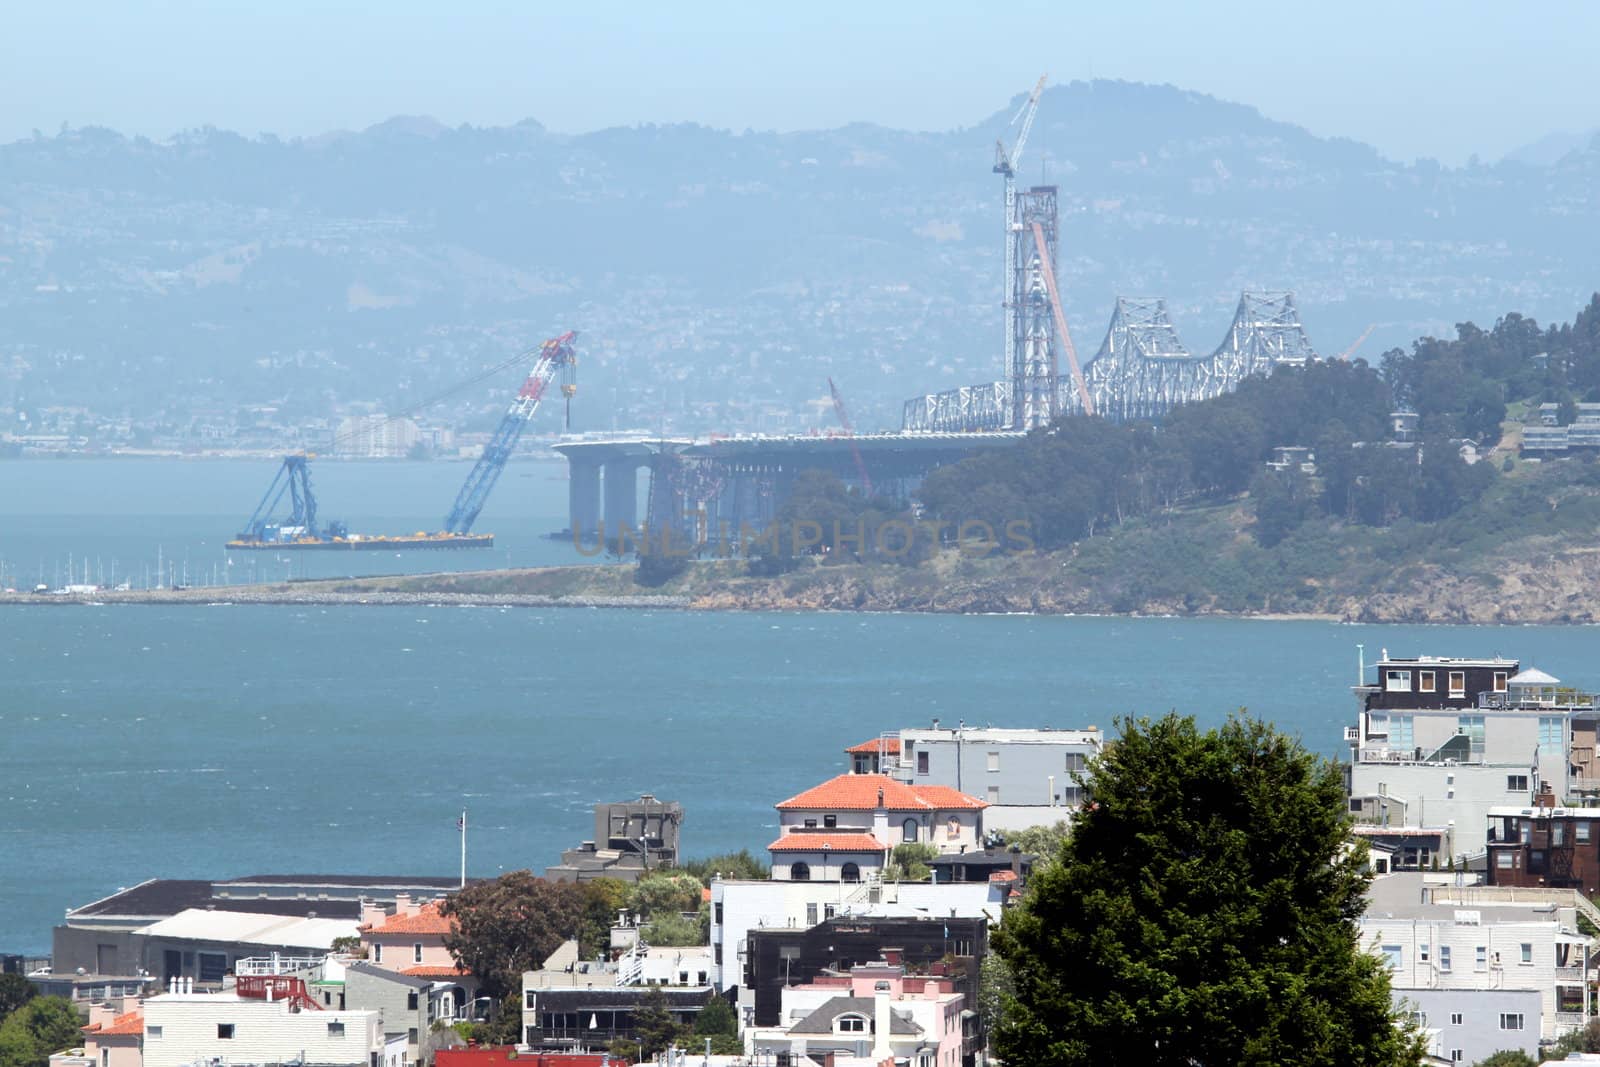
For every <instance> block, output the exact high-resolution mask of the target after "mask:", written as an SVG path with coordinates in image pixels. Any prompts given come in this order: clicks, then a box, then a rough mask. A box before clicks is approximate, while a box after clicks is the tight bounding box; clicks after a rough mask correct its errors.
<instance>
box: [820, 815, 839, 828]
mask: <svg viewBox="0 0 1600 1067" xmlns="http://www.w3.org/2000/svg"><path fill="white" fill-rule="evenodd" d="M822 825H823V826H824V827H826V828H827V829H829V830H832V829H834V828H836V827H837V826H838V825H839V816H837V815H824V816H823V817H822Z"/></svg>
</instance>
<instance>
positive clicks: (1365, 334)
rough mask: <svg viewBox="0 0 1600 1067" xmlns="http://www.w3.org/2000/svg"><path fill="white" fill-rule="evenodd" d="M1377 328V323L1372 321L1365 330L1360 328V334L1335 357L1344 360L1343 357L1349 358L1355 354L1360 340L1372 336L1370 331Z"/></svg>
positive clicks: (1359, 345)
mask: <svg viewBox="0 0 1600 1067" xmlns="http://www.w3.org/2000/svg"><path fill="white" fill-rule="evenodd" d="M1377 328H1378V324H1377V323H1373V324H1372V325H1371V326H1368V327H1367V328H1366V329H1365V330H1362V331H1361V336H1360V337H1357V338H1356V339H1355V340H1354V341H1351V342H1350V347H1349V348H1347V349H1345V350H1344V351H1343V352H1340V353H1339V355H1338V356H1337V357H1336V358H1338V359H1341V360H1344V359H1349V358H1350V357H1351V356H1353V355H1355V354H1356V349H1358V348H1360V347H1361V342H1363V341H1365V340H1366V339H1367V338H1369V337H1371V336H1372V331H1373V330H1376V329H1377Z"/></svg>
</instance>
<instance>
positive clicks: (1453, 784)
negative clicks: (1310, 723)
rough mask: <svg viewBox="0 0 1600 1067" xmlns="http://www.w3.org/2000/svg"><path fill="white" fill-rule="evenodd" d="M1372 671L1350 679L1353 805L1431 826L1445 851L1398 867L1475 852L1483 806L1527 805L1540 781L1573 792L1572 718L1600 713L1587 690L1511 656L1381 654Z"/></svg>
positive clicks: (1392, 819)
mask: <svg viewBox="0 0 1600 1067" xmlns="http://www.w3.org/2000/svg"><path fill="white" fill-rule="evenodd" d="M1376 672H1377V677H1376V680H1375V681H1372V682H1367V681H1366V680H1365V679H1363V683H1362V684H1361V685H1359V686H1357V687H1356V696H1357V699H1358V701H1359V704H1360V710H1359V712H1358V713H1357V719H1356V725H1354V726H1350V727H1346V728H1345V742H1346V743H1347V744H1348V746H1349V751H1350V763H1349V769H1348V776H1349V781H1348V789H1349V794H1350V811H1351V813H1352V815H1353V816H1354V817H1355V819H1356V821H1357V822H1358V823H1362V824H1366V825H1373V826H1380V827H1394V828H1401V827H1409V828H1417V829H1425V830H1428V831H1429V834H1428V837H1430V838H1431V839H1432V840H1433V841H1435V842H1446V841H1447V842H1449V848H1450V849H1451V850H1452V852H1451V855H1449V856H1437V854H1432V853H1430V852H1429V850H1428V849H1426V848H1423V849H1416V850H1412V851H1411V852H1410V853H1409V854H1408V856H1407V862H1406V863H1404V864H1402V865H1411V866H1415V867H1418V868H1426V867H1428V866H1430V865H1431V863H1432V861H1433V860H1434V859H1435V858H1437V859H1439V861H1440V862H1441V864H1442V863H1444V862H1445V861H1446V860H1448V859H1451V858H1457V857H1461V856H1473V855H1478V854H1480V853H1482V852H1483V851H1484V848H1485V844H1486V840H1487V839H1486V828H1487V824H1488V815H1489V809H1490V808H1493V807H1498V806H1503V805H1508V804H1515V805H1526V804H1530V803H1531V802H1532V800H1533V797H1534V796H1535V795H1536V794H1537V793H1538V792H1539V791H1540V789H1541V787H1548V788H1549V789H1550V790H1551V792H1553V793H1554V794H1555V795H1556V796H1557V797H1558V798H1560V797H1565V796H1567V795H1568V793H1569V792H1570V790H1571V786H1572V783H1573V769H1572V737H1573V730H1574V725H1575V723H1579V722H1588V723H1591V724H1592V721H1593V719H1594V717H1595V706H1594V701H1593V698H1592V697H1591V696H1589V695H1588V694H1586V693H1580V692H1577V691H1575V690H1572V689H1569V688H1566V687H1564V686H1562V685H1561V684H1560V682H1559V681H1558V680H1557V679H1556V678H1553V677H1551V676H1550V675H1548V674H1546V673H1544V672H1543V671H1539V670H1532V669H1529V670H1523V669H1522V668H1521V666H1520V664H1519V663H1518V662H1517V661H1516V660H1511V659H1498V658H1495V659H1481V660H1471V659H1452V658H1445V657H1433V656H1423V657H1420V658H1417V659H1399V658H1391V657H1389V656H1388V655H1387V653H1385V654H1384V656H1383V657H1382V658H1381V660H1380V661H1379V663H1378V664H1377V665H1376ZM1589 732H1590V733H1591V734H1592V732H1593V728H1592V725H1591V726H1590V727H1589Z"/></svg>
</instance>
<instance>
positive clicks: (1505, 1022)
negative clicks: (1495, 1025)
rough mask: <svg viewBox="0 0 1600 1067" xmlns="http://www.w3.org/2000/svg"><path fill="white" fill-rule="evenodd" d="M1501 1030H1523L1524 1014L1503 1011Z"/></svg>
mask: <svg viewBox="0 0 1600 1067" xmlns="http://www.w3.org/2000/svg"><path fill="white" fill-rule="evenodd" d="M1500 1029H1502V1030H1521V1029H1522V1013H1521V1012H1520V1011H1503V1012H1501V1013H1500Z"/></svg>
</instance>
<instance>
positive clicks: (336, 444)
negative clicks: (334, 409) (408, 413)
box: [333, 415, 421, 459]
mask: <svg viewBox="0 0 1600 1067" xmlns="http://www.w3.org/2000/svg"><path fill="white" fill-rule="evenodd" d="M419 440H421V438H420V436H419V435H418V433H417V424H416V423H415V422H413V421H412V420H411V419H408V418H404V417H401V416H390V415H350V416H347V417H345V418H343V419H341V420H339V428H338V430H337V432H336V433H335V436H334V439H333V452H334V455H337V456H349V457H352V458H356V459H404V458H405V456H406V454H407V453H409V452H410V451H411V449H412V447H413V446H414V445H416V443H417V442H418V441H419Z"/></svg>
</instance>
